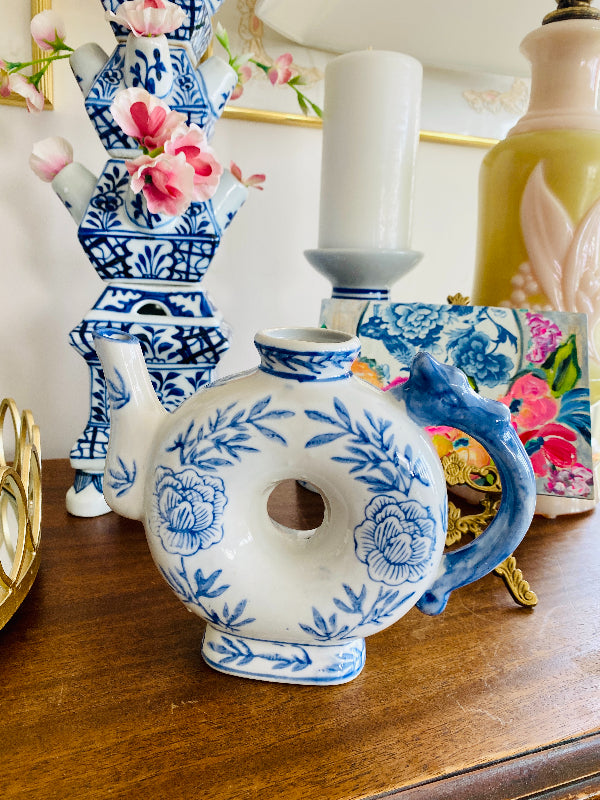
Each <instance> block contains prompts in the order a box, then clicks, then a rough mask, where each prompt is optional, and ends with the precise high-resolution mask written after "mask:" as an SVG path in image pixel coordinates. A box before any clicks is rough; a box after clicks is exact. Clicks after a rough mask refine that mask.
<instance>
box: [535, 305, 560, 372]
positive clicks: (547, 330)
mask: <svg viewBox="0 0 600 800" xmlns="http://www.w3.org/2000/svg"><path fill="white" fill-rule="evenodd" d="M527 324H528V326H529V330H530V332H531V350H529V352H528V353H527V359H528V361H530V362H531V363H532V364H543V363H544V361H545V360H546V358H547V357H548V356H549V355H550V353H552V352H553V351H554V350H555V349H556V346H557V344H558V343H559V342H560V338H561V336H562V333H561V330H560V328H559V327H558V325H555V324H554V322H551V320H549V319H547V318H546V317H543V316H542V315H541V314H534V313H532V312H527Z"/></svg>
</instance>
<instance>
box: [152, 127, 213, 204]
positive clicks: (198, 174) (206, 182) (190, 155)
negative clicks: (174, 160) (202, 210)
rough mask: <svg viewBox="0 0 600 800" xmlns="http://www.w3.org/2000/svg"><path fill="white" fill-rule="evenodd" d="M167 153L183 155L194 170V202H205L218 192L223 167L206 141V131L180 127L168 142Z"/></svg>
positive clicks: (166, 145) (166, 144)
mask: <svg viewBox="0 0 600 800" xmlns="http://www.w3.org/2000/svg"><path fill="white" fill-rule="evenodd" d="M165 153H170V154H171V155H178V154H179V153H182V154H183V155H184V156H185V160H186V162H187V163H188V164H190V165H191V166H192V167H193V169H194V200H196V201H198V202H205V201H206V200H209V199H210V198H211V197H212V196H213V195H214V193H215V192H216V190H217V187H218V185H219V181H220V178H221V175H222V174H223V167H222V166H221V164H220V163H219V161H218V160H217V158H216V156H215V154H214V152H213V150H212V148H211V147H210V146H209V145H208V142H207V141H206V136H205V134H204V131H202V129H201V128H199V127H198V125H194V124H192V125H190V126H188V125H180V126H179V127H178V128H177V129H176V130H175V131H174V133H173V135H172V137H171V138H170V139H169V141H168V142H165Z"/></svg>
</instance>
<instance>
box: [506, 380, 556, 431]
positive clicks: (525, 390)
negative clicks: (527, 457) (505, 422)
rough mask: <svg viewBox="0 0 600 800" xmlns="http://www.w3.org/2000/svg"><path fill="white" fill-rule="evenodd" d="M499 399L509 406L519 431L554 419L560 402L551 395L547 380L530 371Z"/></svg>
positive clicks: (530, 428)
mask: <svg viewBox="0 0 600 800" xmlns="http://www.w3.org/2000/svg"><path fill="white" fill-rule="evenodd" d="M499 400H500V402H501V403H504V405H506V406H508V408H509V410H510V413H511V415H512V421H513V425H514V426H515V428H516V429H517V430H518V431H522V430H525V431H531V430H533V429H534V428H539V427H540V425H544V424H545V423H547V422H550V421H551V420H553V419H554V418H555V417H556V413H557V411H558V403H557V401H556V400H555V399H554V398H553V397H551V396H550V388H549V386H548V384H547V383H546V381H545V380H543V379H542V378H538V377H537V376H536V375H531V374H529V373H528V374H526V375H522V376H521V377H520V378H517V380H516V381H515V382H514V383H513V385H512V386H511V388H510V390H509V392H508V393H507V394H506V395H505V396H504V397H500V398H499Z"/></svg>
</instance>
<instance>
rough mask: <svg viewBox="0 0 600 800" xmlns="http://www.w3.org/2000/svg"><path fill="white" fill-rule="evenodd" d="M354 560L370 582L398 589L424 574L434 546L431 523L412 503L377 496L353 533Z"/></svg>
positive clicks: (414, 502)
mask: <svg viewBox="0 0 600 800" xmlns="http://www.w3.org/2000/svg"><path fill="white" fill-rule="evenodd" d="M354 544H355V549H356V556H357V558H358V559H359V560H360V561H362V562H363V563H364V564H366V565H367V569H368V572H369V577H370V578H371V580H374V581H379V582H381V583H386V584H387V585H388V586H398V585H400V584H401V583H404V582H405V581H410V582H413V583H414V582H416V581H419V580H420V579H421V578H423V577H424V575H425V574H426V573H427V571H428V569H429V567H430V562H431V557H432V555H433V549H434V546H435V522H434V520H433V519H432V518H431V517H430V515H429V511H428V509H427V508H425V507H424V506H422V505H421V503H419V502H418V501H416V500H401V499H399V498H398V497H395V496H394V495H377V497H374V498H373V499H372V500H371V502H370V503H369V505H368V506H367V508H366V510H365V519H364V521H363V522H362V523H361V524H360V525H359V526H358V527H357V528H356V529H355V531H354Z"/></svg>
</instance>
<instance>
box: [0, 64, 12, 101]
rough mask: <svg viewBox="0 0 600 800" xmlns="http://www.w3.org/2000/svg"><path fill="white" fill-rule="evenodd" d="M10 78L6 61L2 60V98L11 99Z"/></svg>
mask: <svg viewBox="0 0 600 800" xmlns="http://www.w3.org/2000/svg"><path fill="white" fill-rule="evenodd" d="M9 77H10V76H9V74H8V66H7V64H6V61H4V59H3V58H0V97H10V81H9Z"/></svg>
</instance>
